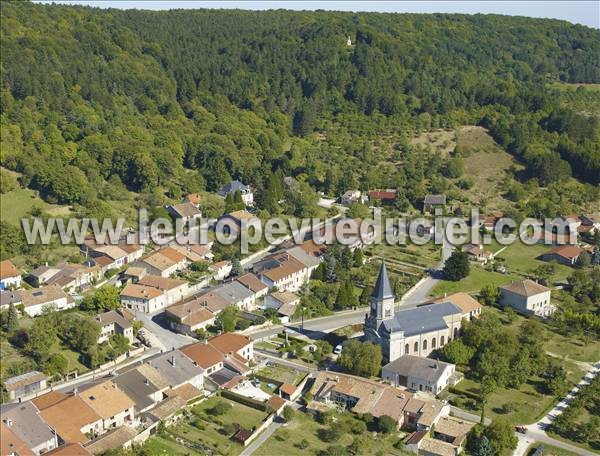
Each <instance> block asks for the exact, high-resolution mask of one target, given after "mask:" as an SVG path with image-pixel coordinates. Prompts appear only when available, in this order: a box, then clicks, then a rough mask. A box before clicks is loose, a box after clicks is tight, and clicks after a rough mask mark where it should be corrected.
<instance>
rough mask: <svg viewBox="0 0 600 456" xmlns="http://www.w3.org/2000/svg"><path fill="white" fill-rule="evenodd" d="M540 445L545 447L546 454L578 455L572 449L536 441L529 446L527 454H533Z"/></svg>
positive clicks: (551, 455) (555, 455)
mask: <svg viewBox="0 0 600 456" xmlns="http://www.w3.org/2000/svg"><path fill="white" fill-rule="evenodd" d="M539 446H543V447H544V456H577V453H572V452H570V451H567V450H563V449H562V448H558V447H555V446H552V445H548V444H546V443H544V444H541V443H534V444H533V445H531V446H530V447H529V448H527V451H526V452H525V454H526V455H531V454H533V453H534V452H535V450H536V449H537V448H538V447H539Z"/></svg>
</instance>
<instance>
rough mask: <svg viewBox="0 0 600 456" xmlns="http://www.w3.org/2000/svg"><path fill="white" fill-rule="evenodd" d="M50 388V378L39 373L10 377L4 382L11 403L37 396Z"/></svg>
mask: <svg viewBox="0 0 600 456" xmlns="http://www.w3.org/2000/svg"><path fill="white" fill-rule="evenodd" d="M47 387H48V376H47V375H46V374H43V373H42V372H38V371H31V372H27V373H25V374H21V375H17V376H16V377H10V378H7V379H6V380H4V389H5V390H6V392H7V393H8V398H9V399H10V400H11V401H14V400H17V399H19V400H20V399H23V398H27V397H31V396H35V395H36V394H37V393H39V392H40V391H43V390H45V389H46V388H47Z"/></svg>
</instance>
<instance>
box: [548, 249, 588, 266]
mask: <svg viewBox="0 0 600 456" xmlns="http://www.w3.org/2000/svg"><path fill="white" fill-rule="evenodd" d="M583 252H585V250H583V249H582V248H581V247H579V246H577V245H561V246H558V247H555V248H553V249H552V250H550V251H549V252H546V253H544V254H542V255H541V256H540V259H542V260H543V261H556V262H557V263H560V264H565V265H567V266H573V265H574V264H575V263H577V259H578V258H579V255H581V254H582V253H583Z"/></svg>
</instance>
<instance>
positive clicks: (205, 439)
mask: <svg viewBox="0 0 600 456" xmlns="http://www.w3.org/2000/svg"><path fill="white" fill-rule="evenodd" d="M218 402H227V403H229V404H231V405H232V408H231V409H229V410H228V411H227V412H226V413H224V414H223V415H219V416H212V415H210V414H208V413H207V410H209V409H211V408H213V407H214V406H215V405H216V404H217V403H218ZM266 417H267V414H266V413H265V412H261V411H259V410H255V409H253V408H250V407H246V406H245V405H242V404H239V403H237V402H233V401H230V400H228V399H225V398H221V397H212V398H210V399H208V400H206V401H203V402H201V403H200V404H198V405H197V406H195V407H194V408H193V409H192V414H191V416H190V417H189V418H187V419H185V420H183V421H180V422H179V423H177V424H175V425H173V426H170V427H169V428H167V430H166V432H165V433H164V434H163V435H161V436H157V437H153V438H151V439H149V440H148V442H147V443H146V444H144V449H147V450H148V452H149V453H150V454H152V455H155V454H156V455H163V454H164V455H167V454H186V455H196V454H207V453H208V451H204V450H203V448H204V449H209V450H210V451H214V453H215V454H221V455H237V454H239V453H241V452H242V450H243V447H242V446H241V445H239V444H237V443H235V442H233V441H232V440H230V437H231V433H230V432H229V431H225V429H224V428H225V427H226V426H229V425H232V424H237V425H240V426H242V427H244V428H246V429H252V428H254V427H257V426H259V425H260V424H261V422H262V421H263V420H264V419H265V418H266ZM184 441H186V442H187V444H184ZM193 446H196V448H191V447H193Z"/></svg>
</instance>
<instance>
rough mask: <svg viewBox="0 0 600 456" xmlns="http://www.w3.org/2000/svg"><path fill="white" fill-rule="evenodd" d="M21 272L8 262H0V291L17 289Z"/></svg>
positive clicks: (19, 284)
mask: <svg viewBox="0 0 600 456" xmlns="http://www.w3.org/2000/svg"><path fill="white" fill-rule="evenodd" d="M20 286H21V271H19V270H18V269H17V267H16V266H15V265H14V264H13V262H12V261H10V260H4V261H0V290H8V289H13V288H19V287H20Z"/></svg>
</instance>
